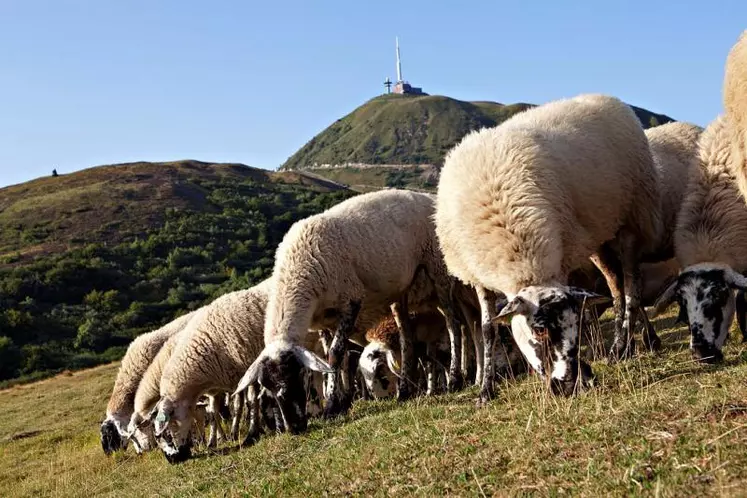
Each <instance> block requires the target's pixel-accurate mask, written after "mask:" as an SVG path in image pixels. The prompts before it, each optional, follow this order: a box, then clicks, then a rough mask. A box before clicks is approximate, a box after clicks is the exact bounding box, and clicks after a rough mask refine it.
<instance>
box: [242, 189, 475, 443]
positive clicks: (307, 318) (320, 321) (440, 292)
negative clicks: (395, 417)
mask: <svg viewBox="0 0 747 498" xmlns="http://www.w3.org/2000/svg"><path fill="white" fill-rule="evenodd" d="M433 211H434V198H433V196H431V195H427V194H420V193H416V192H409V191H402V190H386V191H379V192H373V193H369V194H362V195H359V196H356V197H354V198H352V199H349V200H347V201H344V202H342V203H340V204H338V205H336V206H334V207H332V208H330V209H328V210H327V211H325V212H323V213H321V214H318V215H315V216H311V217H309V218H306V219H304V220H301V221H299V222H297V223H295V224H294V225H293V226H292V227H291V228H290V230H289V231H288V233H287V234H286V235H285V237H284V238H283V241H282V242H281V244H280V246H279V247H278V250H277V253H276V256H275V269H274V272H273V278H274V279H275V282H276V288H275V292H274V293H273V296H272V298H271V299H270V303H269V304H268V308H267V320H266V323H265V345H266V347H265V350H264V351H263V352H262V354H261V355H260V356H259V357H258V358H257V360H256V361H255V363H254V364H253V365H252V367H251V368H250V369H249V370H248V371H247V373H246V375H245V376H244V378H243V379H242V381H241V383H240V384H239V389H240V388H241V387H243V386H245V385H249V384H253V383H254V382H256V381H259V382H260V383H261V384H262V385H263V386H264V387H265V388H266V389H268V390H269V391H271V392H272V393H273V394H275V395H276V398H277V400H278V404H279V405H280V410H281V411H282V412H283V416H284V418H285V421H286V427H287V428H288V429H289V430H290V431H292V432H300V431H303V430H305V428H306V424H307V421H306V417H305V411H304V410H302V409H301V407H302V406H303V405H302V403H303V402H304V400H303V397H302V394H303V390H302V389H301V386H302V382H301V372H302V371H303V368H304V367H306V368H311V369H312V370H320V371H327V370H329V369H330V366H329V365H327V364H326V363H325V362H324V361H323V360H321V359H320V358H318V357H316V356H315V355H314V354H312V353H310V352H308V351H306V350H305V349H304V348H303V347H301V345H300V344H301V343H302V341H303V338H304V337H305V335H306V334H307V331H308V330H310V329H315V330H318V329H336V332H335V336H334V338H333V340H332V344H331V346H330V354H329V359H330V363H332V364H333V365H332V366H333V367H336V366H337V365H339V364H340V363H341V360H342V359H343V358H344V354H345V349H346V341H347V340H348V339H351V340H353V341H354V342H357V343H363V344H361V345H364V344H365V342H364V340H363V338H362V333H360V331H364V330H366V329H367V328H369V327H370V326H372V325H373V324H375V323H376V322H378V320H380V319H381V317H382V316H384V315H385V314H387V313H388V312H389V311H388V309H389V306H390V304H391V305H393V312H395V313H397V314H398V315H400V316H407V314H408V312H409V309H408V305H409V302H410V300H411V298H410V296H409V289H410V287H411V284H412V282H413V280H414V279H415V277H416V274H417V273H418V272H419V271H422V272H423V273H424V274H425V275H426V278H428V279H430V280H431V281H432V282H433V289H435V292H436V294H437V296H438V306H439V307H440V308H441V310H442V311H443V312H444V315H445V316H446V320H447V328H448V330H449V334H450V341H451V353H452V354H451V363H450V366H449V388H450V389H457V388H458V387H460V384H461V375H460V373H461V372H460V371H459V364H458V362H459V360H460V358H461V335H460V334H459V333H457V332H458V326H457V324H456V322H455V319H454V311H453V305H452V298H451V287H452V286H453V279H452V278H450V277H449V276H448V273H447V271H446V267H445V265H444V262H443V259H442V257H441V255H440V253H439V250H438V244H437V242H436V239H435V233H434V226H433V222H432V219H431V217H432V215H433ZM401 322H402V329H401V331H400V333H401V336H402V341H401V349H402V358H403V360H402V373H403V375H402V378H403V380H401V381H400V389H399V397H400V399H405V398H407V397H410V396H411V395H412V390H411V388H410V385H409V384H408V382H407V381H406V380H404V379H411V378H412V377H413V376H414V368H415V365H414V362H413V361H412V333H411V331H410V330H409V324H408V323H407V320H402V321H401ZM354 330H356V331H357V332H356V336H352V337H351V332H353V331H354ZM331 378H332V379H335V378H336V375H334V376H331ZM334 382H336V381H334ZM279 392H281V393H283V394H284V396H278V395H277V394H278V393H279ZM287 393H295V395H294V396H290V395H289V394H287ZM328 395H329V398H328V399H327V404H326V406H325V415H327V416H334V415H336V414H338V413H340V412H341V411H343V410H344V409H346V408H347V406H345V405H344V404H343V403H342V402H341V399H340V398H339V397H338V393H337V390H336V389H334V388H330V389H328Z"/></svg>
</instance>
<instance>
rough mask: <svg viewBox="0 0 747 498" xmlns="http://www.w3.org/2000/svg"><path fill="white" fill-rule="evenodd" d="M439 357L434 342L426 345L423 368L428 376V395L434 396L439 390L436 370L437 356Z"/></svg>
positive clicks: (426, 376) (426, 390) (426, 392)
mask: <svg viewBox="0 0 747 498" xmlns="http://www.w3.org/2000/svg"><path fill="white" fill-rule="evenodd" d="M437 357H438V351H437V348H436V347H434V346H433V344H427V345H426V346H425V358H423V369H424V370H425V378H426V389H425V395H426V396H433V395H434V394H436V393H437V392H438V387H437V386H436V382H437V380H438V372H436V358H437Z"/></svg>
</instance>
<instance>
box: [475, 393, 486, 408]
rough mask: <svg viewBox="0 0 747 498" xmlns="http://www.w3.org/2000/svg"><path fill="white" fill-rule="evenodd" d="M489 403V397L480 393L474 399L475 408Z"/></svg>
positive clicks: (483, 406)
mask: <svg viewBox="0 0 747 498" xmlns="http://www.w3.org/2000/svg"><path fill="white" fill-rule="evenodd" d="M489 403H490V398H489V397H485V396H482V395H480V397H479V398H477V401H475V408H485V407H486V406H488V404H489Z"/></svg>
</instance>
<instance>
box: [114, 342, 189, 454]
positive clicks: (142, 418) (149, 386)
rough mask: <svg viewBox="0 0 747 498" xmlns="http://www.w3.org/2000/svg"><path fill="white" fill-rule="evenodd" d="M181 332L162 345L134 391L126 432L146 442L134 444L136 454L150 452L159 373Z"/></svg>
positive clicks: (158, 389)
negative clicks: (132, 410)
mask: <svg viewBox="0 0 747 498" xmlns="http://www.w3.org/2000/svg"><path fill="white" fill-rule="evenodd" d="M183 332H184V329H182V330H181V331H180V332H179V333H177V334H174V335H172V336H171V337H169V339H168V340H167V341H166V342H165V343H164V344H163V346H162V347H161V349H160V350H159V351H158V354H157V355H156V357H155V358H153V361H152V362H151V364H150V365H149V366H148V369H147V370H146V371H145V373H144V374H143V377H142V379H141V380H140V384H139V385H138V387H137V391H135V399H134V412H133V413H132V417H130V423H129V424H128V427H127V430H128V432H129V434H130V438H131V439H133V440H135V439H137V440H140V441H144V442H146V443H145V444H136V448H135V449H136V450H137V452H138V453H140V452H143V451H148V450H150V449H151V448H152V446H153V443H154V442H155V439H154V438H153V430H152V426H151V424H150V422H151V418H152V416H151V410H153V408H154V407H155V406H156V403H158V400H159V398H160V397H161V392H160V389H161V373H162V372H163V368H164V367H165V366H166V362H168V361H169V358H171V353H172V351H173V350H174V346H175V345H176V343H177V341H178V340H179V337H180V335H181V334H182V333H183Z"/></svg>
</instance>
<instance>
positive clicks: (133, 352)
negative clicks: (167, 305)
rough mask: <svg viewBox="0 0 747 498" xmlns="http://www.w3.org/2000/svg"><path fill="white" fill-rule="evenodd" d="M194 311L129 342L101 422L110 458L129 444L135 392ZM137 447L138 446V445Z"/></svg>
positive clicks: (142, 441) (104, 448)
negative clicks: (154, 361)
mask: <svg viewBox="0 0 747 498" xmlns="http://www.w3.org/2000/svg"><path fill="white" fill-rule="evenodd" d="M193 315H194V312H191V313H188V314H186V315H183V316H180V317H178V318H176V319H175V320H173V321H171V322H170V323H168V324H166V325H164V326H163V327H161V328H159V329H157V330H154V331H152V332H149V333H147V334H143V335H140V336H138V337H136V338H135V340H133V341H132V343H130V346H129V347H128V348H127V352H126V353H125V356H124V358H122V363H121V365H120V367H119V371H118V372H117V378H116V380H115V381H114V389H113V390H112V394H111V397H110V398H109V403H108V405H107V408H106V418H105V419H104V421H103V422H102V423H101V447H102V448H103V450H104V453H106V454H107V455H109V454H111V453H112V452H114V451H116V450H118V449H120V448H124V447H125V446H126V445H127V441H128V436H129V432H128V430H127V424H128V422H129V420H130V417H131V415H132V412H133V410H134V400H135V391H136V390H137V387H138V385H139V384H140V379H141V378H142V377H143V374H144V373H145V371H146V370H147V368H148V366H149V365H150V363H151V361H152V360H153V358H154V357H155V356H156V354H157V353H158V351H159V350H160V349H161V346H163V344H164V342H166V341H167V340H168V339H169V338H170V337H171V336H173V335H174V334H176V333H178V332H179V331H180V330H182V329H183V328H184V327H185V326H186V325H187V323H188V322H189V320H190V319H191V318H192V316H193ZM139 437H141V438H143V439H138V443H141V444H143V445H147V444H148V441H147V437H146V436H145V435H140V436H139ZM136 448H137V445H136Z"/></svg>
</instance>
